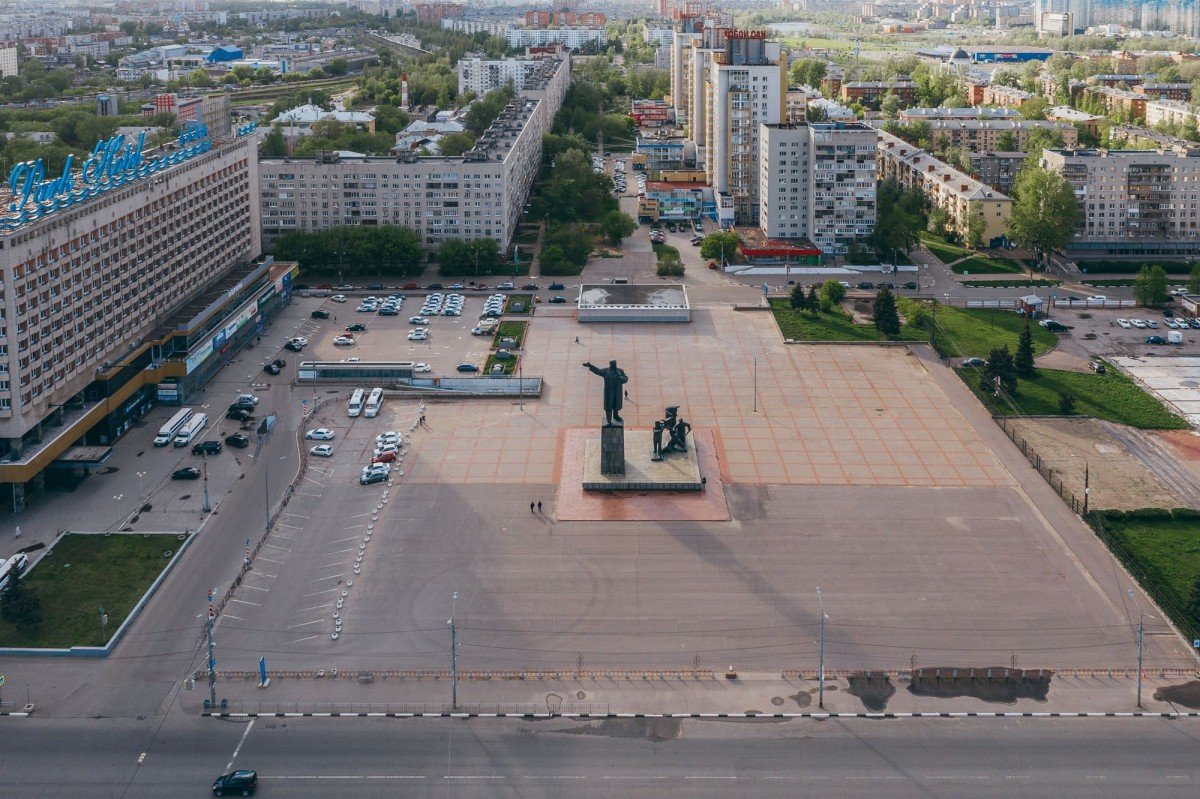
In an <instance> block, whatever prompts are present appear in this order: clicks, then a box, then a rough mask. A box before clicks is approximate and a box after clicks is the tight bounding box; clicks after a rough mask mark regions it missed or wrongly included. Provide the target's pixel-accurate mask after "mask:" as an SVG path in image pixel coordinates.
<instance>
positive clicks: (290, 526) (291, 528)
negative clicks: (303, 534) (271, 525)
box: [275, 522, 304, 541]
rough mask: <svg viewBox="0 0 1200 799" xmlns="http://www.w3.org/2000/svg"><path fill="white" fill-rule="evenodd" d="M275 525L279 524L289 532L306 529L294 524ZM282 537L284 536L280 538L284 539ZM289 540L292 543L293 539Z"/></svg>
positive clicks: (281, 523)
mask: <svg viewBox="0 0 1200 799" xmlns="http://www.w3.org/2000/svg"><path fill="white" fill-rule="evenodd" d="M275 523H276V524H278V525H279V526H280V527H286V528H287V529H289V530H303V529H304V528H303V527H297V526H296V525H294V524H284V523H283V522H275ZM282 537H283V536H280V538H282ZM288 540H289V541H290V540H292V539H290V538H289V539H288Z"/></svg>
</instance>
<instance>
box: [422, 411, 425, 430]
mask: <svg viewBox="0 0 1200 799" xmlns="http://www.w3.org/2000/svg"><path fill="white" fill-rule="evenodd" d="M421 426H422V427H424V426H425V414H421Z"/></svg>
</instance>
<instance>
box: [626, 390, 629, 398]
mask: <svg viewBox="0 0 1200 799" xmlns="http://www.w3.org/2000/svg"><path fill="white" fill-rule="evenodd" d="M625 399H629V389H625Z"/></svg>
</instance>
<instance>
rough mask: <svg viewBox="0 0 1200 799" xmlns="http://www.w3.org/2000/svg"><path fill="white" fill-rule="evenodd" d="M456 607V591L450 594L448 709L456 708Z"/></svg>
mask: <svg viewBox="0 0 1200 799" xmlns="http://www.w3.org/2000/svg"><path fill="white" fill-rule="evenodd" d="M457 608H458V592H457V591H455V592H454V593H453V594H451V595H450V622H449V624H450V709H451V710H457V709H458V628H457V627H456V626H455V624H454V612H455V610H456V609H457Z"/></svg>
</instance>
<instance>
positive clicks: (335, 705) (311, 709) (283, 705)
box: [220, 700, 609, 716]
mask: <svg viewBox="0 0 1200 799" xmlns="http://www.w3.org/2000/svg"><path fill="white" fill-rule="evenodd" d="M220 712H221V713H257V714H259V715H265V714H275V713H289V714H302V713H312V714H317V715H323V714H326V713H337V714H341V715H356V714H362V713H371V714H378V715H401V716H404V715H410V714H415V713H421V714H424V715H430V714H437V713H477V714H481V715H490V714H493V713H495V714H500V713H503V714H505V715H509V716H523V715H532V714H546V713H570V714H581V715H593V716H596V715H601V716H604V715H608V712H609V705H608V703H607V702H561V701H555V700H547V701H546V702H545V703H543V704H540V705H537V704H507V705H506V704H491V703H488V704H477V703H472V704H464V703H461V702H460V703H459V704H457V705H452V704H450V703H449V702H445V703H436V702H411V703H391V702H385V703H381V702H238V701H234V700H229V701H227V702H225V703H224V704H223V705H221V707H220Z"/></svg>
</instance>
